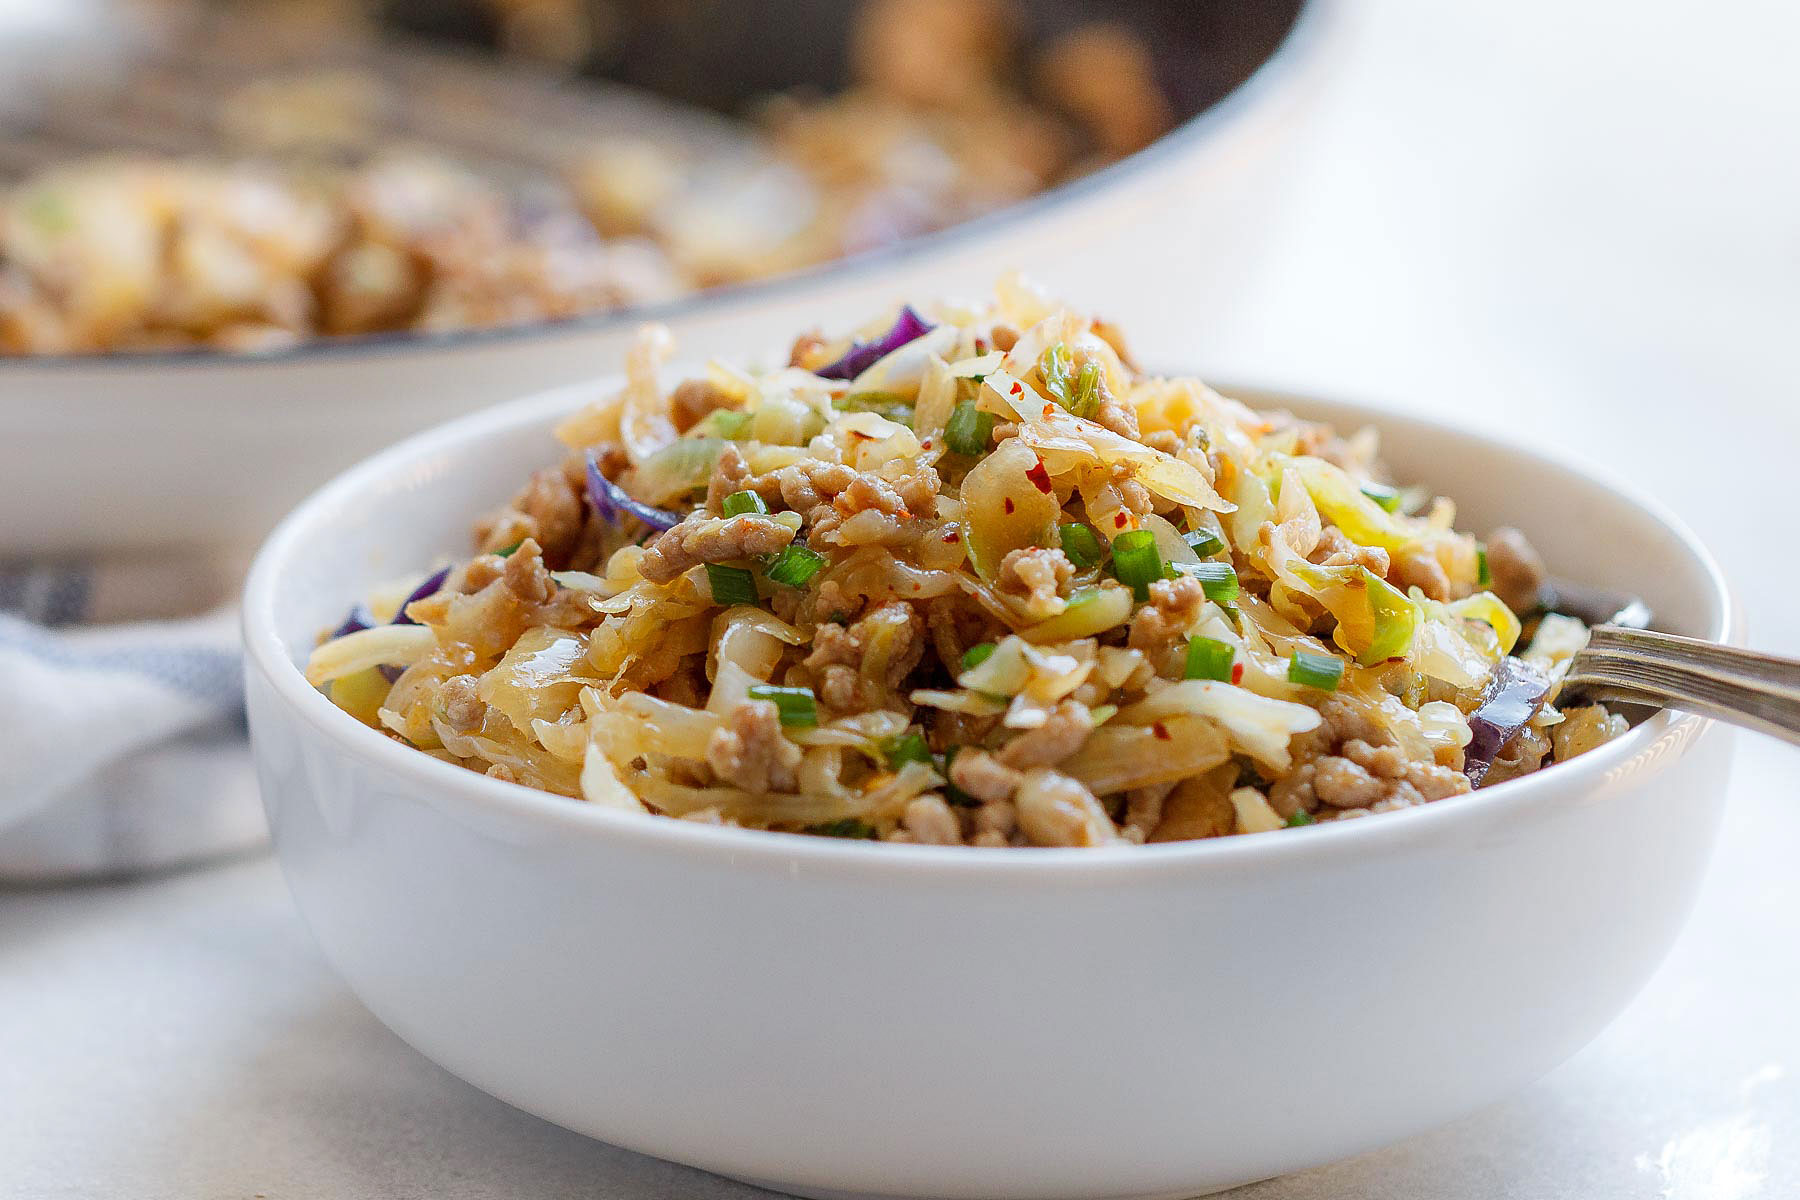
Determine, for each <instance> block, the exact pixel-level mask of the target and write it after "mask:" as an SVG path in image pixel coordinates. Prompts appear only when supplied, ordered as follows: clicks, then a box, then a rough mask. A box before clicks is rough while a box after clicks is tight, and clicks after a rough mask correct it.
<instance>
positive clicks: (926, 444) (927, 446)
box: [919, 438, 931, 450]
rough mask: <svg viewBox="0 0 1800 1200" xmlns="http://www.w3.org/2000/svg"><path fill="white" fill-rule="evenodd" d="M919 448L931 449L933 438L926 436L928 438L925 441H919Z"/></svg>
mask: <svg viewBox="0 0 1800 1200" xmlns="http://www.w3.org/2000/svg"><path fill="white" fill-rule="evenodd" d="M919 449H921V450H929V449H931V439H930V438H926V439H925V440H924V441H922V442H920V443H919Z"/></svg>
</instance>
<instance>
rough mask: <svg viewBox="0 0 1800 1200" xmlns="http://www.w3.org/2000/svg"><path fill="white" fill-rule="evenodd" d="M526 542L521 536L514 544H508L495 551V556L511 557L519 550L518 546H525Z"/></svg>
mask: <svg viewBox="0 0 1800 1200" xmlns="http://www.w3.org/2000/svg"><path fill="white" fill-rule="evenodd" d="M524 544H525V539H524V538H520V539H519V540H518V541H516V542H514V543H513V544H512V545H510V546H508V547H507V548H506V549H504V550H496V551H494V557H495V558H511V557H512V556H513V553H514V551H516V550H518V548H519V547H520V546H523V545H524Z"/></svg>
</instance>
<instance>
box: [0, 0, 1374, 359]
mask: <svg viewBox="0 0 1800 1200" xmlns="http://www.w3.org/2000/svg"><path fill="white" fill-rule="evenodd" d="M1345 7H1346V4H1345V0H1300V7H1299V10H1298V11H1297V12H1296V13H1295V15H1294V20H1293V22H1292V23H1291V24H1290V25H1289V26H1288V27H1287V30H1286V32H1284V33H1283V35H1282V38H1281V40H1280V41H1279V42H1277V43H1276V44H1275V47H1274V49H1273V50H1271V51H1270V52H1269V55H1268V57H1267V58H1265V59H1263V61H1262V62H1261V63H1259V64H1257V67H1256V69H1255V70H1253V71H1252V72H1251V73H1250V74H1249V75H1248V76H1247V77H1246V78H1245V79H1244V80H1243V82H1241V83H1239V84H1238V85H1237V86H1236V87H1234V88H1232V89H1231V90H1230V91H1229V92H1226V93H1225V94H1224V95H1223V96H1220V97H1219V98H1218V99H1217V100H1215V101H1214V102H1213V103H1211V104H1209V105H1207V106H1206V107H1205V108H1203V109H1201V110H1200V111H1199V112H1197V113H1195V114H1194V115H1193V116H1191V117H1189V118H1188V119H1187V120H1185V121H1183V122H1181V123H1180V124H1179V125H1177V126H1175V128H1173V129H1171V130H1170V131H1169V132H1167V133H1165V134H1163V136H1161V137H1160V138H1157V139H1156V140H1155V141H1154V142H1152V143H1150V144H1149V145H1148V146H1145V147H1144V148H1143V149H1142V150H1139V151H1137V152H1135V153H1133V154H1128V155H1126V156H1125V157H1124V158H1121V159H1119V160H1117V161H1116V162H1113V163H1109V164H1108V165H1106V166H1104V167H1102V168H1101V169H1099V170H1097V171H1094V172H1092V173H1090V174H1087V175H1083V176H1081V177H1080V178H1077V179H1071V180H1068V181H1067V182H1065V183H1060V184H1057V185H1056V186H1055V187H1052V188H1047V189H1046V190H1044V191H1042V192H1038V193H1037V194H1036V195H1033V196H1029V197H1027V198H1026V199H1024V200H1021V201H1019V202H1018V203H1016V204H1009V205H1007V206H1005V207H1004V208H1000V209H996V210H995V211H993V212H991V213H985V214H983V215H981V216H978V217H973V218H971V219H969V220H967V221H961V222H958V223H957V224H955V225H951V226H948V227H946V228H944V229H939V230H935V231H933V232H930V233H923V234H919V235H917V236H915V237H908V238H903V239H901V240H900V241H898V242H893V243H890V244H888V245H885V246H878V247H875V248H873V249H870V250H864V251H861V252H859V253H856V254H850V255H845V256H844V257H842V258H836V259H832V260H830V261H827V262H822V263H816V264H814V265H812V266H808V267H802V268H800V269H798V270H794V271H786V272H783V273H781V274H779V275H774V276H770V277H768V278H766V279H754V280H748V281H745V282H743V283H734V284H728V285H726V286H723V287H718V288H709V289H706V290H704V291H699V292H693V293H690V294H688V295H686V296H681V297H677V298H676V299H673V300H665V301H661V302H658V303H654V304H644V305H633V306H630V307H626V308H620V309H613V310H610V311H605V312H594V313H583V314H576V315H573V316H568V317H557V318H553V319H549V320H538V321H529V322H525V323H523V324H518V325H501V326H493V327H489V328H481V329H460V330H446V331H442V332H430V331H420V330H395V331H391V332H386V333H372V334H359V335H351V336H339V337H315V338H309V339H307V340H305V341H302V342H299V343H297V344H295V345H292V346H286V347H282V348H280V349H275V350H268V351H258V352H248V353H247V352H244V351H233V350H220V349H214V348H211V347H190V348H185V349H179V350H126V351H119V352H114V353H97V354H44V355H29V354H21V355H6V356H0V377H3V376H4V374H5V373H6V372H9V371H12V372H18V371H24V370H30V369H37V368H42V369H46V370H54V371H58V372H62V371H75V370H80V369H83V368H96V369H101V370H108V371H112V370H118V371H140V370H144V369H146V368H154V367H174V368H193V367H197V368H202V369H208V368H233V367H236V368H250V367H258V366H262V365H264V364H271V365H273V364H286V363H295V362H304V361H313V360H321V359H322V360H341V359H362V358H371V357H388V356H394V355H400V354H405V353H409V352H413V351H420V352H424V353H427V354H430V353H435V352H441V351H455V350H461V349H479V348H483V347H489V346H494V345H511V344H514V343H518V342H529V341H532V340H534V339H539V338H542V339H545V340H552V339H555V338H557V337H561V336H570V335H577V336H578V335H582V334H597V333H602V332H611V331H615V330H620V329H627V328H630V327H632V326H634V325H639V324H643V323H644V322H648V321H681V320H686V319H688V318H691V317H699V316H705V315H709V314H713V313H719V312H729V311H730V310H731V309H732V308H734V307H736V306H739V305H744V304H751V303H755V302H758V301H764V300H769V299H776V298H786V297H791V296H792V295H794V294H796V293H803V292H804V291H806V290H807V289H809V288H813V287H828V286H830V285H831V284H833V283H835V282H837V281H839V280H840V279H842V278H845V277H848V276H851V275H856V274H864V273H873V272H875V271H878V270H880V269H881V268H882V267H884V266H888V265H890V264H897V263H902V262H906V261H909V260H912V259H917V258H923V257H926V256H928V255H932V254H936V253H938V252H940V251H949V250H953V249H955V248H956V247H958V246H962V245H965V244H967V243H970V242H974V241H977V240H979V239H982V238H986V237H988V236H989V235H991V234H993V233H994V232H995V231H996V230H999V229H1004V228H1009V227H1011V226H1024V225H1028V224H1030V223H1031V222H1033V221H1036V220H1038V219H1040V218H1043V217H1047V216H1050V215H1053V214H1058V213H1063V212H1066V211H1068V210H1070V209H1072V208H1074V207H1075V206H1076V205H1078V204H1080V203H1082V202H1084V201H1087V200H1089V199H1092V198H1094V197H1096V196H1104V195H1106V194H1107V193H1109V192H1111V191H1114V190H1116V189H1117V187H1118V186H1122V185H1123V184H1124V183H1125V182H1127V181H1130V180H1134V179H1143V178H1147V177H1149V176H1150V175H1151V174H1153V173H1155V172H1157V171H1160V170H1162V169H1164V168H1165V167H1167V166H1169V165H1170V164H1172V163H1173V162H1175V161H1176V160H1177V159H1179V158H1180V157H1182V156H1184V155H1185V154H1186V153H1187V152H1188V151H1189V150H1190V149H1192V148H1196V147H1199V146H1202V145H1204V144H1205V143H1206V142H1207V141H1208V140H1209V139H1211V138H1213V137H1214V136H1215V135H1218V134H1222V132H1223V131H1225V130H1227V129H1229V128H1230V127H1233V126H1236V125H1240V124H1243V123H1245V122H1246V121H1248V120H1249V118H1250V116H1251V114H1252V113H1254V112H1255V111H1257V110H1260V109H1262V108H1265V107H1269V106H1271V105H1272V104H1273V102H1274V101H1275V100H1276V99H1277V98H1278V96H1279V94H1280V92H1281V90H1282V86H1283V85H1284V84H1285V83H1286V82H1287V81H1288V80H1289V79H1290V78H1293V77H1296V76H1301V75H1303V74H1304V69H1305V68H1306V67H1307V66H1309V65H1311V64H1312V63H1314V62H1316V61H1317V60H1318V59H1319V58H1320V57H1321V56H1322V54H1323V51H1324V47H1325V45H1326V43H1327V42H1328V41H1329V40H1330V38H1329V34H1330V32H1331V30H1332V29H1333V27H1334V26H1335V25H1337V24H1340V23H1342V21H1343V20H1344V11H1343V10H1344V9H1345Z"/></svg>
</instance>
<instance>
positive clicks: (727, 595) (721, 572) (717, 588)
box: [706, 563, 756, 608]
mask: <svg viewBox="0 0 1800 1200" xmlns="http://www.w3.org/2000/svg"><path fill="white" fill-rule="evenodd" d="M706 582H707V583H708V584H709V585H710V586H711V587H712V597H713V603H714V604H717V605H719V606H720V607H722V608H730V607H731V606H732V605H734V604H755V603H756V577H755V576H753V575H751V574H750V572H748V571H746V570H745V569H744V568H742V567H724V566H720V565H719V564H718V563H707V564H706Z"/></svg>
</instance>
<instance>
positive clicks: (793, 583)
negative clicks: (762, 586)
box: [763, 542, 825, 588]
mask: <svg viewBox="0 0 1800 1200" xmlns="http://www.w3.org/2000/svg"><path fill="white" fill-rule="evenodd" d="M824 565H825V556H824V555H823V554H820V553H819V552H818V551H817V550H814V549H812V548H811V547H809V546H802V545H801V544H800V543H799V542H790V543H788V544H787V545H786V546H783V547H782V548H781V553H780V554H777V555H776V556H775V557H774V558H772V559H770V560H769V565H768V566H767V567H766V568H765V569H764V570H763V574H765V575H767V576H768V577H769V582H770V583H779V584H780V585H781V586H782V587H795V588H797V587H805V586H806V584H807V581H808V580H810V579H811V578H812V577H813V576H814V575H817V574H818V573H819V568H821V567H823V566H824Z"/></svg>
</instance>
